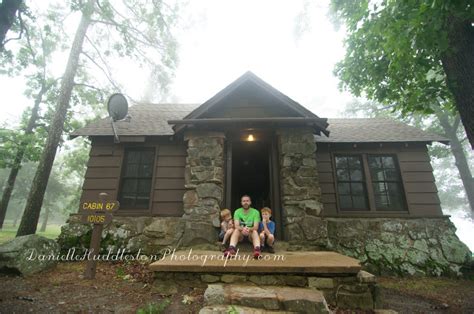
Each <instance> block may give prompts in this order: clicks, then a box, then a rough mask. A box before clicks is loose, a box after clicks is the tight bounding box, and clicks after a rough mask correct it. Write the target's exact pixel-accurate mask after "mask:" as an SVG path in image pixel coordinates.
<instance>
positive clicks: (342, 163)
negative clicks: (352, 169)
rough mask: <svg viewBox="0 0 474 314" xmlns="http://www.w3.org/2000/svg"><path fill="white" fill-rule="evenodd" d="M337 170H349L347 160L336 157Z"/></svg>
mask: <svg viewBox="0 0 474 314" xmlns="http://www.w3.org/2000/svg"><path fill="white" fill-rule="evenodd" d="M336 168H347V158H346V157H339V156H338V157H336Z"/></svg>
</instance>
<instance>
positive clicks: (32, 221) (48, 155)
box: [16, 0, 95, 237]
mask: <svg viewBox="0 0 474 314" xmlns="http://www.w3.org/2000/svg"><path fill="white" fill-rule="evenodd" d="M94 2H95V0H88V2H87V4H86V5H85V7H84V11H83V12H82V17H81V21H80V23H79V26H78V28H77V31H76V35H75V36H74V41H73V43H72V47H71V52H70V53H69V58H68V62H67V66H66V71H65V72H64V75H63V78H62V81H61V90H60V94H59V99H58V104H57V108H56V112H55V114H54V118H53V121H52V123H51V125H50V126H49V132H48V139H47V141H46V145H45V148H44V151H43V154H42V156H41V159H40V162H39V165H38V169H37V170H36V174H35V177H34V179H33V182H32V185H31V190H30V194H29V195H28V200H27V201H26V206H25V212H24V213H23V217H22V219H21V223H20V227H19V228H18V232H17V234H16V236H17V237H19V236H22V235H28V234H34V233H35V232H36V227H37V224H38V219H39V215H40V211H41V205H42V204H43V199H44V193H45V191H46V186H47V184H48V179H49V175H50V174H51V169H52V167H53V162H54V158H55V156H56V150H57V147H58V145H59V141H60V139H61V135H62V133H63V127H64V121H65V120H66V114H67V111H68V108H69V102H70V99H71V94H72V89H73V87H74V77H75V75H76V72H77V67H78V64H79V57H80V54H81V51H82V45H83V43H84V39H85V36H86V33H87V29H88V27H89V25H90V23H91V14H92V11H93V6H94Z"/></svg>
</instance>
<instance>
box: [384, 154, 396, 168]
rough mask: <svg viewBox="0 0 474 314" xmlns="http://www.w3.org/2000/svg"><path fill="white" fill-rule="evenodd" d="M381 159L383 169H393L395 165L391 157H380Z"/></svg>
mask: <svg viewBox="0 0 474 314" xmlns="http://www.w3.org/2000/svg"><path fill="white" fill-rule="evenodd" d="M381 159H382V164H383V167H384V168H391V169H394V168H395V163H394V162H393V157H392V156H385V157H381Z"/></svg>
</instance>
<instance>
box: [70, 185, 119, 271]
mask: <svg viewBox="0 0 474 314" xmlns="http://www.w3.org/2000/svg"><path fill="white" fill-rule="evenodd" d="M106 196H107V194H106V193H101V194H100V197H101V200H100V201H98V200H93V201H85V202H82V203H81V207H80V209H79V214H81V222H82V223H85V224H90V223H92V224H94V227H93V228H92V236H91V244H90V250H91V252H92V259H90V260H88V261H87V266H86V270H85V271H84V278H86V279H94V278H95V271H96V268H97V260H96V259H95V258H94V257H95V256H97V255H99V251H100V240H101V239H102V229H103V228H104V224H108V223H110V222H111V221H112V218H113V216H112V213H113V212H115V211H116V210H117V209H119V207H120V204H119V202H118V201H105V200H104V198H105V197H106Z"/></svg>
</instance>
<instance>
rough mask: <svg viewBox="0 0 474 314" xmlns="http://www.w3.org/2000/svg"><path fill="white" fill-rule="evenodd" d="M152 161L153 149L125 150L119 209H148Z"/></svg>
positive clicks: (153, 156)
mask: <svg viewBox="0 0 474 314" xmlns="http://www.w3.org/2000/svg"><path fill="white" fill-rule="evenodd" d="M154 160H155V150H154V149H153V148H140V149H137V148H133V149H126V150H125V157H124V160H123V169H122V182H121V190H120V193H119V195H120V196H119V201H120V207H122V208H148V206H149V203H150V193H151V183H152V178H153V165H154Z"/></svg>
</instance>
